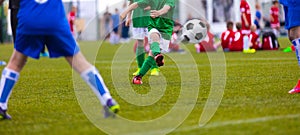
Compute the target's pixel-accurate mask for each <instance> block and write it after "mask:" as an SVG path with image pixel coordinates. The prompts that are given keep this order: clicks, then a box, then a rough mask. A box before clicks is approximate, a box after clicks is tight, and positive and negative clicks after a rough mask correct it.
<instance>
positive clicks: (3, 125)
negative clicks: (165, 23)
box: [0, 38, 300, 135]
mask: <svg viewBox="0 0 300 135" xmlns="http://www.w3.org/2000/svg"><path fill="white" fill-rule="evenodd" d="M279 41H280V43H281V48H285V47H287V46H289V45H290V43H289V41H288V40H287V38H280V40H279ZM100 44H101V43H100V42H80V45H81V49H82V51H83V52H84V54H85V55H86V56H87V57H88V59H89V60H91V61H92V62H94V63H95V65H96V67H97V68H98V69H99V71H100V73H101V75H102V77H103V78H104V80H105V82H106V84H107V86H108V87H109V89H110V90H111V93H112V95H113V97H114V98H115V99H116V100H117V101H118V102H119V103H120V105H121V108H122V110H121V112H120V116H119V117H118V118H116V119H119V118H120V117H123V118H126V119H130V120H132V121H147V120H153V119H157V118H160V117H162V116H164V115H166V114H167V113H168V112H169V110H172V109H173V108H172V107H173V106H174V105H175V104H176V103H177V100H178V99H179V98H180V95H182V94H183V93H192V92H193V91H194V90H196V91H198V95H192V94H191V95H189V96H191V98H192V97H194V96H196V97H197V99H196V102H195V105H194V107H193V109H192V111H191V113H189V115H188V116H187V118H186V119H184V121H183V122H182V123H181V124H180V126H179V127H177V128H176V130H174V131H172V132H171V133H169V134H174V135H186V134H188V135H191V134H195V135H199V134H215V135H219V134H228V135H235V134H236V135H246V134H249V135H252V134H255V135H265V134H272V135H282V134H291V135H293V134H295V135H296V134H298V133H299V132H300V129H299V126H300V123H299V120H300V104H299V102H300V95H299V94H296V95H290V94H288V93H287V92H288V91H289V90H290V89H291V88H292V87H293V86H294V85H295V84H296V82H297V80H298V78H299V67H298V65H297V60H296V57H295V53H294V52H291V53H284V52H282V51H281V50H278V51H258V52H257V53H255V54H243V53H239V52H229V53H224V54H222V53H221V52H218V53H207V54H206V53H202V54H196V51H195V50H194V46H193V45H189V46H186V47H187V50H188V51H190V53H189V52H188V51H187V53H185V54H180V53H170V54H167V55H166V59H165V62H166V64H165V66H164V67H162V68H161V73H162V75H160V76H159V77H150V76H149V74H147V75H146V76H145V77H144V78H143V82H144V84H143V85H141V86H136V85H129V86H130V88H131V89H133V91H134V92H135V93H137V94H138V95H139V96H142V97H143V95H145V96H152V97H151V98H149V99H148V100H140V99H143V98H140V97H131V100H132V102H133V103H130V102H128V101H126V100H125V99H124V98H122V97H120V96H119V94H120V93H118V92H117V88H120V89H121V90H122V88H124V91H125V90H126V89H125V88H127V86H128V84H130V81H131V78H132V76H131V74H132V73H133V72H134V71H135V70H136V63H135V61H134V54H133V51H132V45H131V44H130V43H129V44H124V45H122V46H123V47H124V46H125V47H124V48H122V49H121V51H120V47H121V46H111V45H110V44H108V43H106V42H104V43H103V44H102V45H101V46H100ZM99 47H100V49H99V50H98V48H99ZM12 49H13V46H12V45H1V46H0V54H1V55H0V59H1V60H5V61H8V60H9V57H10V55H11V52H12ZM90 52H97V55H96V56H95V55H93V53H90ZM220 53H221V55H220ZM116 54H117V55H116ZM189 54H191V56H192V57H191V59H186V57H185V56H187V55H189ZM94 56H95V58H93V57H94ZM220 56H222V58H221V59H218V57H220ZM116 58H121V59H116ZM122 58H123V59H122ZM173 58H176V59H173ZM93 59H95V60H94V61H93ZM222 59H223V60H225V63H222V61H221V62H220V60H222ZM214 60H215V61H216V63H213V62H212V61H214ZM218 62H220V63H218ZM114 64H116V65H114ZM180 64H182V65H184V66H183V68H182V69H181V68H180V67H179V65H180ZM122 65H124V66H122ZM195 65H196V68H197V70H196V72H193V71H194V70H191V69H192V68H194V66H195ZM222 66H225V68H224V69H225V70H224V71H216V70H214V67H222ZM3 68H4V67H0V69H1V70H2V69H3ZM217 69H218V68H217ZM220 69H222V68H220ZM115 70H116V71H118V72H117V73H119V72H120V71H122V74H120V75H119V76H120V77H119V78H121V79H120V80H118V79H119V78H118V76H117V77H116V76H115V74H114V71H115ZM123 70H125V71H127V72H123ZM219 72H220V73H225V76H224V75H220V76H221V77H225V78H226V79H225V84H226V85H225V89H224V95H223V96H222V97H223V98H222V101H221V103H220V105H219V107H218V109H217V111H216V113H215V114H214V115H213V117H212V119H210V121H209V122H208V123H207V124H206V125H205V126H204V127H201V128H200V127H199V126H198V124H199V123H198V122H199V119H200V116H201V113H202V112H203V110H204V109H203V108H204V106H205V103H206V101H207V99H208V98H209V93H210V92H211V88H212V87H214V86H218V85H222V84H218V83H215V82H216V80H214V79H215V78H214V79H212V78H213V77H214V75H215V77H217V78H218V77H219V76H218V75H216V74H214V73H217V74H218V73H219ZM182 76H188V77H189V79H190V80H192V81H189V82H187V83H185V84H182V82H183V81H184V80H182ZM197 76H198V77H199V79H197ZM73 77H74V76H73V74H72V70H71V68H70V66H69V65H68V64H67V63H66V61H65V60H64V59H63V58H59V59H48V58H41V59H40V60H34V59H29V60H28V62H27V65H26V66H25V68H24V70H23V71H22V72H21V76H20V79H19V81H18V83H17V84H16V86H15V88H14V90H13V93H12V96H11V98H10V101H9V111H8V112H9V114H10V115H12V117H13V120H11V121H0V134H1V135H14V134H15V135H22V134H30V135H40V134H45V135H48V134H49V135H53V134H60V135H69V134H73V135H76V134H91V135H95V134H105V133H104V132H102V131H101V130H100V129H98V128H97V126H96V125H95V124H94V123H92V122H91V121H90V119H88V118H87V117H86V115H85V113H83V111H82V110H81V107H80V105H79V103H80V102H78V100H77V98H76V89H75V88H74V87H75V86H76V84H74V83H73ZM124 77H125V80H126V81H123V80H122V78H123V79H124ZM115 79H117V80H116V81H115ZM116 82H118V83H117V84H116ZM217 82H218V81H217ZM198 84H199V85H198ZM182 88H188V90H185V91H181V89H182ZM74 89H75V90H74ZM162 90H164V91H162ZM88 91H90V90H88ZM153 91H154V94H153V95H151V94H149V93H152V92H153ZM155 93H156V95H160V96H161V97H158V99H156V97H155V96H156V95H155ZM157 93H158V94H157ZM220 93H221V92H220ZM122 94H124V93H122ZM125 94H126V93H125ZM187 95H188V94H187ZM154 99H156V100H155V101H154ZM150 100H153V101H151V103H152V102H153V104H150ZM148 102H149V103H148ZM134 103H137V104H138V103H141V104H149V105H147V106H137V105H134ZM190 104H192V101H190V102H189V100H185V101H184V102H183V104H181V105H182V108H185V106H189V105H190ZM97 111H98V110H96V112H97ZM180 111H182V112H183V111H185V110H179V112H178V114H181V112H180ZM99 114H101V110H99ZM107 120H108V121H114V119H111V118H110V119H107ZM167 124H168V123H167ZM122 127H126V125H125V124H124V125H115V127H113V129H111V130H119V129H120V130H121V129H122ZM142 130H143V131H144V132H139V130H136V131H135V129H122V131H123V132H122V134H160V133H162V131H165V130H168V129H166V128H163V126H162V128H161V129H151V128H147V127H145V129H142Z"/></svg>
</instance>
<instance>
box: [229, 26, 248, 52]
mask: <svg viewBox="0 0 300 135" xmlns="http://www.w3.org/2000/svg"><path fill="white" fill-rule="evenodd" d="M235 26H236V29H237V31H236V32H235V33H234V37H232V38H231V39H230V40H231V42H230V43H229V50H230V51H243V44H244V41H243V34H242V24H241V23H240V22H237V23H236V24H235Z"/></svg>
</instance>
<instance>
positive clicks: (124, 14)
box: [120, 12, 127, 20]
mask: <svg viewBox="0 0 300 135" xmlns="http://www.w3.org/2000/svg"><path fill="white" fill-rule="evenodd" d="M126 16H127V14H126V13H124V12H123V13H121V14H120V20H124V19H125V18H126Z"/></svg>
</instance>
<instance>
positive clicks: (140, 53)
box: [135, 46, 145, 68]
mask: <svg viewBox="0 0 300 135" xmlns="http://www.w3.org/2000/svg"><path fill="white" fill-rule="evenodd" d="M135 55H136V62H137V65H138V68H142V66H143V63H144V61H145V50H144V46H137V48H136V53H135Z"/></svg>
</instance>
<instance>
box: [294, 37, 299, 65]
mask: <svg viewBox="0 0 300 135" xmlns="http://www.w3.org/2000/svg"><path fill="white" fill-rule="evenodd" d="M292 43H293V45H294V46H295V52H296V56H297V60H298V64H299V66H300V38H298V39H295V40H293V41H292Z"/></svg>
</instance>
